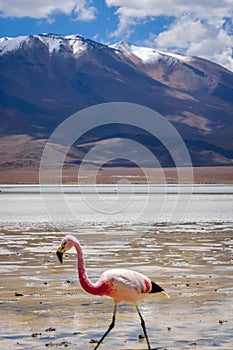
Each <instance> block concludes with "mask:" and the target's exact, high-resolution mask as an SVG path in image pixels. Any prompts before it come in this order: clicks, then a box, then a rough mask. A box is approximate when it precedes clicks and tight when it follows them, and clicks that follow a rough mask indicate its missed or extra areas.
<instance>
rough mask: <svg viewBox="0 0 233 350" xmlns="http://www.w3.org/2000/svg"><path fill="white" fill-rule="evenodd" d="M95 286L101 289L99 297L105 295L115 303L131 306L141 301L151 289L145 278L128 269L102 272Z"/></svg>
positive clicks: (148, 280)
mask: <svg viewBox="0 0 233 350" xmlns="http://www.w3.org/2000/svg"><path fill="white" fill-rule="evenodd" d="M97 286H99V288H100V289H101V294H100V295H107V296H109V297H111V298H112V299H113V300H114V301H115V302H117V303H122V302H127V303H133V304H136V303H138V302H139V301H142V300H143V299H144V298H145V297H146V294H148V293H150V291H151V289H152V285H151V281H150V279H149V278H148V277H147V276H145V275H143V274H141V273H138V272H136V271H132V270H128V269H110V270H107V271H105V272H103V274H102V275H101V276H100V278H99V280H98V282H97ZM101 286H102V288H101Z"/></svg>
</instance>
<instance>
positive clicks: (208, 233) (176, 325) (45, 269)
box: [0, 191, 233, 350]
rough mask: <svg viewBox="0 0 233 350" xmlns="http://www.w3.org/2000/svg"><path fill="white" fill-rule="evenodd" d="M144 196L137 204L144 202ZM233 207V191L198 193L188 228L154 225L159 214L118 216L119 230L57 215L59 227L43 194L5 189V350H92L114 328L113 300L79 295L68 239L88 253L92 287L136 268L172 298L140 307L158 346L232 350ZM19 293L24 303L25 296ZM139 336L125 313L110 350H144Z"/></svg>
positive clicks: (1, 252) (0, 259)
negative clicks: (109, 272)
mask: <svg viewBox="0 0 233 350" xmlns="http://www.w3.org/2000/svg"><path fill="white" fill-rule="evenodd" d="M70 195H71V196H72V197H69V198H72V203H73V204H72V205H73V208H77V207H76V204H77V203H76V204H75V205H74V197H73V196H74V194H73V193H72V194H70ZM111 195H112V194H111ZM154 195H158V194H154ZM140 196H142V194H139V197H137V200H138V202H140V201H141V200H143V199H142V197H140ZM171 196H173V195H172V194H171ZM184 196H185V195H184ZM157 198H158V197H157ZM171 198H172V197H170V198H169V200H171ZM183 198H185V197H183ZM51 199H54V197H53V196H52V197H51ZM80 203H81V202H80V201H79V203H78V208H80V205H81V204H80ZM230 203H232V193H231V192H230V193H229V191H228V193H222V192H221V194H218V193H216V191H215V193H211V194H210V193H208V194H204V193H203V194H200V193H199V192H198V193H196V194H195V196H194V197H193V198H192V200H191V203H190V205H189V209H187V211H186V216H185V217H183V219H182V221H179V220H177V221H175V222H168V221H166V220H162V219H163V218H161V220H160V221H159V222H151V221H149V220H148V219H149V218H151V215H144V217H143V218H144V220H143V221H141V222H140V220H137V221H135V222H130V223H127V220H125V217H122V216H121V217H120V216H119V215H118V216H117V215H116V217H115V222H114V218H113V216H112V215H111V217H110V220H109V222H108V220H107V219H106V218H108V217H106V216H103V215H100V214H97V215H96V217H94V216H93V215H92V216H90V217H89V220H85V221H81V222H80V220H79V221H78V220H76V219H75V220H74V216H72V218H68V217H67V216H65V217H63V216H62V213H61V212H59V210H58V213H57V215H58V217H59V220H58V221H57V222H51V221H50V220H51V216H48V215H47V213H46V211H45V210H44V206H43V205H44V204H43V203H42V202H41V197H40V194H39V193H33V194H32V193H30V191H29V192H28V193H25V191H22V193H19V192H17V191H15V192H14V193H12V191H10V193H4V191H3V192H2V193H1V195H0V209H1V211H0V225H1V226H0V240H1V245H0V271H1V286H0V293H1V296H0V303H1V313H2V315H4V317H2V318H1V320H0V348H1V349H44V348H46V347H47V348H49V346H50V347H51V348H53V347H54V348H64V347H68V348H71V349H83V348H85V349H92V348H93V347H92V345H91V344H89V341H90V339H91V338H99V337H100V336H101V334H102V333H103V332H104V330H105V329H106V327H107V325H108V322H109V321H110V319H111V313H112V301H111V300H110V299H108V298H99V297H94V296H90V295H88V294H86V293H85V292H84V291H83V290H82V289H81V288H80V286H79V283H78V280H77V273H76V256H75V254H74V253H73V252H71V253H68V254H67V256H66V257H65V263H64V265H59V264H58V262H57V259H56V256H55V251H56V248H57V246H58V244H59V243H60V241H61V239H62V237H63V235H64V234H66V233H72V234H74V235H76V236H77V237H79V239H80V242H81V243H82V245H83V248H84V251H85V256H86V265H87V268H88V273H89V276H90V278H91V279H92V280H93V281H95V280H96V279H97V278H98V276H99V275H100V274H101V272H103V271H104V270H105V269H107V268H109V267H127V268H132V269H136V270H138V271H140V272H143V273H145V274H147V275H148V276H149V277H150V278H151V279H152V280H154V281H156V282H157V283H159V284H160V285H161V286H163V287H164V288H165V289H166V291H167V292H168V293H169V294H170V299H168V300H165V299H164V298H162V299H161V298H159V296H156V295H152V296H150V297H149V298H148V300H147V301H145V302H144V303H143V304H142V306H141V310H142V313H143V315H144V316H145V320H146V323H147V327H148V333H149V336H150V341H151V344H152V348H155V347H158V348H159V349H179V350H180V349H191V348H197V349H206V350H207V349H213V348H215V349H220V350H228V349H229V350H230V349H232V342H233V336H232V328H233V316H232V315H233V312H232V311H233V310H232V307H233V306H232V296H233V287H232V285H233V284H232V281H233V280H232V279H233V274H232V272H233V266H232V262H233V261H232V253H233V234H232V232H233V231H232V212H231V204H230ZM58 207H59V205H58ZM119 217H120V218H121V219H122V218H124V220H122V221H121V220H119ZM72 219H73V221H72ZM146 219H147V220H146ZM15 292H21V293H22V294H23V296H21V297H20V296H19V297H16V296H15ZM139 334H141V329H140V323H139V320H138V316H137V314H136V312H135V311H134V308H133V307H132V306H130V305H121V306H120V308H119V313H118V317H117V323H116V327H115V329H114V330H113V331H112V333H111V334H110V335H109V337H108V338H107V339H106V341H105V343H104V344H102V345H101V348H103V349H110V348H111V349H121V350H123V349H145V348H146V346H145V343H144V342H142V343H140V342H139V341H138V335H139Z"/></svg>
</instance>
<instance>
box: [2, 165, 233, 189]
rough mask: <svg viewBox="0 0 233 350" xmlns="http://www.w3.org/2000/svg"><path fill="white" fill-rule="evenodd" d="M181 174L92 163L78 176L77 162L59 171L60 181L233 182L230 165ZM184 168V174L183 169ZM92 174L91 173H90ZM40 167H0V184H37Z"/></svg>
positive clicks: (172, 170) (51, 181) (50, 177)
mask: <svg viewBox="0 0 233 350" xmlns="http://www.w3.org/2000/svg"><path fill="white" fill-rule="evenodd" d="M180 170H181V171H182V172H183V174H184V176H183V177H182V182H181V181H179V179H178V175H177V169H176V168H163V169H160V168H156V169H152V168H146V174H145V173H143V171H144V169H140V168H138V167H135V168H133V167H132V168H124V167H111V168H108V167H105V168H103V167H102V168H101V169H99V170H98V169H97V172H96V168H95V169H94V171H93V167H92V168H91V169H90V170H88V169H87V170H85V172H83V171H82V176H79V177H78V172H79V168H78V167H77V166H74V167H70V168H66V169H64V170H63V172H62V184H116V183H119V182H121V183H126V184H127V183H133V184H146V183H154V184H164V183H166V184H178V183H182V184H189V183H193V184H226V185H231V184H233V166H222V167H194V168H192V169H190V168H187V169H186V168H180ZM186 170H187V176H185V171H186ZM190 170H191V171H192V170H193V180H194V181H193V182H190ZM93 174H94V177H93ZM47 179H48V181H47V182H48V183H49V184H57V183H60V181H57V180H56V179H55V178H54V176H53V173H52V172H50V173H49V172H48V173H47ZM39 183H40V182H39V171H38V170H32V169H13V170H12V171H10V170H9V169H8V170H0V184H2V185H3V184H6V185H7V184H9V185H10V184H28V185H30V184H39Z"/></svg>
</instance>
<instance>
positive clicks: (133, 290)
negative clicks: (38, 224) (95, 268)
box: [56, 235, 168, 350]
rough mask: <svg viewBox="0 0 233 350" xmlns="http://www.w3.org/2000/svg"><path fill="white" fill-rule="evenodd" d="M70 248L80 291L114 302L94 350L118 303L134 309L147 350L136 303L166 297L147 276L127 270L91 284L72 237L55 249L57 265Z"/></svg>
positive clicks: (105, 274)
mask: <svg viewBox="0 0 233 350" xmlns="http://www.w3.org/2000/svg"><path fill="white" fill-rule="evenodd" d="M72 247H74V248H75V249H76V252H77V257H78V259H77V261H78V275H79V281H80V284H81V286H82V288H83V289H84V290H85V291H86V292H87V293H90V294H94V295H107V296H109V297H111V298H112V299H113V300H114V309H113V316H112V322H111V323H110V325H109V327H108V329H107V330H106V332H105V333H104V334H103V336H102V338H101V339H100V340H99V341H98V343H97V345H96V347H95V348H94V350H96V349H97V348H98V347H99V345H100V344H101V343H102V341H103V340H104V338H105V337H106V336H107V334H108V333H109V332H110V331H111V330H112V329H113V327H114V325H115V319H116V311H117V305H118V304H119V303H121V302H128V303H133V304H134V305H135V307H136V310H137V312H138V315H139V317H140V320H141V326H142V329H143V332H144V335H145V338H146V341H147V345H148V349H149V350H151V347H150V343H149V338H148V335H147V331H146V326H145V322H144V320H143V317H142V315H141V313H140V310H139V308H138V305H137V303H138V302H139V301H142V300H143V299H144V298H145V297H146V296H147V295H148V293H158V292H161V293H163V294H165V295H166V296H167V297H168V295H167V293H166V292H165V291H164V290H163V289H162V288H161V287H160V286H159V285H158V284H156V283H154V282H152V281H151V280H150V279H149V278H148V277H147V276H145V275H143V274H141V273H139V272H136V271H132V270H128V269H110V270H107V271H105V272H103V273H102V275H101V276H100V278H99V279H98V281H97V282H96V283H92V282H91V281H90V280H89V278H88V276H87V273H86V268H85V260H84V256H83V251H82V247H81V245H80V243H79V241H78V240H77V239H76V238H75V237H74V236H70V235H69V236H66V237H64V238H63V240H62V243H61V245H60V246H59V248H58V249H57V252H56V254H57V256H58V259H59V261H60V263H62V262H63V258H62V257H63V253H65V252H66V251H68V250H69V249H71V248H72Z"/></svg>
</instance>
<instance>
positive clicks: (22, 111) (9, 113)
mask: <svg viewBox="0 0 233 350" xmlns="http://www.w3.org/2000/svg"><path fill="white" fill-rule="evenodd" d="M0 67H1V69H0V79H1V80H0V81H1V83H0V88H1V100H0V113H1V127H0V136H1V139H0V140H6V137H7V139H8V138H9V137H10V138H11V136H14V135H27V136H28V137H29V139H30V140H31V143H32V144H33V145H34V144H35V140H39V141H38V142H39V143H40V147H38V154H37V155H36V159H37V160H39V158H40V154H41V140H45V141H46V140H47V139H48V137H49V135H50V134H51V132H53V130H54V129H55V128H56V127H57V126H58V125H59V124H60V123H61V122H62V121H63V120H65V119H66V118H67V117H68V116H70V115H71V114H73V113H75V112H77V111H78V110H81V109H83V108H86V107H89V106H91V105H95V104H99V103H106V102H116V101H120V102H130V103H138V104H141V105H145V106H147V107H149V108H152V109H154V110H156V111H158V112H159V113H161V114H162V115H163V116H164V117H165V118H167V119H168V120H169V121H170V122H171V123H172V124H173V125H174V126H175V127H176V129H177V130H178V132H179V133H180V135H181V136H182V138H183V139H184V141H185V142H186V144H187V147H188V149H189V151H190V154H191V157H192V161H193V165H194V166H203V165H210V166H214V165H231V164H232V158H233V157H232V150H233V142H232V131H231V130H232V127H233V125H232V124H233V120H232V119H233V118H232V116H233V73H232V72H230V71H228V70H227V69H225V68H223V67H221V66H219V65H217V64H215V63H212V62H209V61H207V60H204V59H201V58H197V57H187V56H183V55H179V54H173V53H165V52H161V51H157V50H155V49H152V48H145V47H139V46H136V45H131V44H128V43H122V42H121V43H117V44H114V45H110V46H108V45H105V44H100V43H97V42H95V41H93V40H90V39H85V38H83V37H82V36H80V35H69V36H62V35H59V34H39V35H32V36H26V37H17V38H2V39H1V40H0ZM128 134H129V130H128V129H126V128H124V127H123V126H120V127H119V128H118V129H112V128H111V126H110V127H109V128H104V129H103V130H102V131H100V130H94V131H92V132H91V133H89V134H87V135H83V137H82V143H83V144H85V143H86V144H88V143H90V142H93V141H95V142H99V141H100V140H103V139H109V140H111V138H112V139H114V138H117V137H119V135H121V137H127V136H128ZM139 136H140V135H139ZM130 137H132V138H133V139H137V137H138V134H137V135H136V134H135V132H133V130H132V135H131V136H130ZM140 137H142V139H143V142H144V145H145V146H146V147H148V148H150V149H151V150H152V151H153V152H154V154H156V155H157V156H158V157H160V158H161V159H162V161H161V163H162V165H163V166H171V163H170V160H169V159H168V157H167V156H166V155H164V153H163V152H164V151H163V150H162V149H161V148H159V147H158V145H157V144H156V142H155V140H154V141H153V140H152V139H151V138H149V137H148V135H146V134H145V133H144V134H143V133H142V135H141V136H140ZM27 140H28V139H27ZM30 140H28V141H27V142H29V143H30ZM0 144H1V142H0ZM10 149H11V148H10V147H9V150H10ZM28 149H30V147H26V150H24V149H21V153H20V154H21V155H24V156H25V159H27V160H28V158H30V157H31V158H32V157H33V155H34V156H35V152H36V151H35V147H33V152H32V153H30V154H31V155H30V154H28V153H27V150H28ZM73 151H74V152H72V154H73V158H72V159H70V162H71V163H74V162H80V161H81V159H80V152H77V148H74V150H73ZM29 152H30V151H29ZM81 153H82V154H83V152H81ZM24 156H22V157H21V158H22V161H21V163H20V162H19V160H17V164H18V165H17V166H20V164H22V167H23V166H24V164H25V162H24V161H23V159H24ZM8 158H9V161H10V163H11V166H10V167H11V169H14V164H15V163H14V162H15V155H13V154H12V152H11V153H9V155H8ZM3 159H5V161H3ZM9 161H8V163H9ZM4 162H5V163H4ZM6 163H7V160H6V157H5V156H4V157H2V160H1V163H0V166H3V167H4V164H6ZM33 164H34V165H33V166H35V162H34V163H33ZM8 165H9V164H8Z"/></svg>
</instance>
